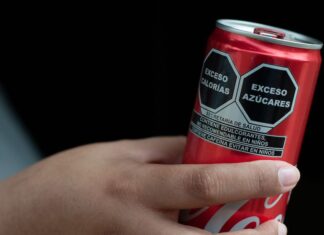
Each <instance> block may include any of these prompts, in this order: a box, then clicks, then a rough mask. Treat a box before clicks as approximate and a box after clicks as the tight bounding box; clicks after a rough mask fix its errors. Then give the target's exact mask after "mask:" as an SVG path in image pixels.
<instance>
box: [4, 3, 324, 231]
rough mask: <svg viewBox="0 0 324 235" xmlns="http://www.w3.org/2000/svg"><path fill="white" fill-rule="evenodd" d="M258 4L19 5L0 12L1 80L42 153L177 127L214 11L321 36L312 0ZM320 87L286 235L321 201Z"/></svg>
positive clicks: (188, 105)
mask: <svg viewBox="0 0 324 235" xmlns="http://www.w3.org/2000/svg"><path fill="white" fill-rule="evenodd" d="M266 4H267V5H266ZM261 5H262V4H261ZM263 5H264V6H260V8H259V10H256V9H253V8H252V7H251V5H250V4H248V3H247V2H244V3H240V4H237V3H233V2H228V3H226V2H222V3H220V2H219V1H199V3H188V2H187V3H183V4H181V3H177V4H175V3H167V2H159V1H153V2H150V3H132V4H129V3H126V2H120V3H119V4H116V3H114V4H112V5H111V6H88V5H75V6H44V8H42V10H39V8H35V9H31V10H30V11H29V10H28V11H25V10H24V7H23V6H20V8H19V11H18V12H15V13H14V14H12V15H11V16H9V17H8V18H7V19H6V21H5V22H6V24H5V25H6V26H7V30H8V33H6V34H5V36H4V38H5V39H6V44H4V45H5V48H6V49H7V50H8V53H7V54H6V56H5V62H4V63H3V68H4V70H5V71H7V70H8V73H7V72H6V73H5V76H1V79H0V83H1V84H2V85H3V86H4V87H5V90H6V92H7V95H8V96H9V98H10V100H11V102H12V104H13V106H14V109H15V111H16V112H17V113H18V116H19V117H20V119H21V121H22V122H23V124H24V125H25V127H26V128H27V130H28V131H29V132H30V134H31V136H32V137H33V138H34V140H35V142H36V144H37V145H38V146H39V148H40V149H41V151H42V152H43V154H44V156H47V155H50V154H53V153H55V152H57V151H60V150H63V149H66V148H71V147H73V146H77V145H81V144H86V143H89V142H95V141H109V140H115V139H120V138H141V137H147V136H154V135H174V134H177V135H178V134H186V132H187V128H188V123H189V120H190V115H191V111H192V106H193V102H194V99H195V95H196V89H197V84H198V79H199V72H200V67H201V64H202V61H203V55H204V48H205V45H206V40H207V37H208V36H209V34H210V33H211V31H212V30H213V28H214V25H215V20H216V19H219V18H234V19H242V20H249V21H256V22H260V23H266V24H271V25H275V26H279V27H283V28H288V29H291V30H295V31H297V32H301V33H305V34H308V35H310V36H313V37H315V38H318V39H320V40H324V30H323V27H321V26H320V25H318V22H321V21H323V16H322V15H321V14H319V13H316V12H315V9H314V5H311V4H302V5H298V4H295V5H294V9H291V8H290V6H287V7H286V8H285V7H283V6H282V5H280V7H279V5H278V3H274V2H273V4H270V3H269V2H267V3H263ZM288 5H289V4H288ZM308 6H309V7H308ZM29 7H31V8H33V7H32V6H29ZM35 7H36V6H35ZM37 7H39V6H37ZM37 9H38V10H37ZM321 89H323V73H322V74H321V75H320V78H319V82H318V86H317V90H316V93H315V99H314V103H313V106H312V111H311V115H310V120H309V124H308V127H307V131H306V135H305V140H304V144H303V149H302V153H301V159H300V164H299V168H300V169H301V171H302V176H303V177H302V180H301V183H300V184H299V186H298V187H297V189H296V190H295V191H294V194H293V197H292V200H291V203H290V206H289V211H288V217H287V220H286V223H287V224H288V226H289V228H290V234H312V233H314V234H315V233H316V231H317V227H318V226H319V225H321V224H320V221H321V218H320V217H318V216H316V215H315V213H317V212H318V211H323V210H324V208H323V204H322V203H321V195H320V193H319V190H320V188H321V187H323V184H324V176H323V169H322V164H321V163H322V162H323V160H322V154H321V153H320V148H319V146H320V144H321V143H320V139H321V133H323V131H324V130H323V129H324V128H323V122H321V121H320V120H323V118H324V117H323V114H322V112H321V109H320V102H321V100H322V98H323V94H321V93H320V90H321ZM296 128H298V127H297V126H296Z"/></svg>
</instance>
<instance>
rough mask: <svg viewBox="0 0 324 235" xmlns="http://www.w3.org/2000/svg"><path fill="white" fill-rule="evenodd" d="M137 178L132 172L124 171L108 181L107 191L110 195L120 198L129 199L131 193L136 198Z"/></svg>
mask: <svg viewBox="0 0 324 235" xmlns="http://www.w3.org/2000/svg"><path fill="white" fill-rule="evenodd" d="M135 178H136V177H134V176H133V175H131V174H130V172H122V173H120V174H119V176H118V177H114V178H113V179H110V180H109V181H108V183H107V184H106V188H107V190H106V191H107V193H108V194H109V195H110V196H112V197H117V198H119V199H122V198H125V199H129V197H130V195H132V198H135V195H137V193H136V192H137V191H138V187H137V183H136V182H134V179H135Z"/></svg>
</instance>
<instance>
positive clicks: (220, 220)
mask: <svg viewBox="0 0 324 235" xmlns="http://www.w3.org/2000/svg"><path fill="white" fill-rule="evenodd" d="M321 48H322V43H321V42H320V41H318V40H316V39H314V38H311V37H308V36H305V35H302V34H299V33H295V32H292V31H289V30H285V29H282V28H277V27H273V26H269V25H264V24H258V23H252V22H246V21H239V20H227V19H222V20H218V21H217V23H216V28H215V29H214V31H213V32H212V34H211V36H210V37H209V40H208V45H207V50H206V57H205V60H204V62H203V66H202V70H201V76H200V81H199V87H198V95H197V99H196V102H195V105H194V110H193V115H192V119H191V122H190V127H189V133H188V139H187V145H186V149H185V154H184V164H215V163H237V162H247V161H255V160H280V161H286V162H289V163H291V164H293V165H296V164H297V160H298V155H299V152H300V148H301V144H302V141H303V135H304V131H305V127H306V123H307V118H308V115H309V111H310V107H311V103H312V98H313V94H314V89H315V86H316V81H317V77H318V73H319V69H320V64H321V54H320V49H321ZM289 195H290V193H285V194H281V195H277V196H275V197H268V198H261V199H250V200H245V201H239V202H234V203H228V204H223V205H214V206H210V207H206V208H201V209H192V210H186V211H182V213H181V218H180V220H181V221H182V223H185V224H188V225H191V226H195V227H199V228H203V229H205V230H208V231H210V232H213V233H218V232H228V231H236V230H240V229H245V228H254V227H256V226H258V225H259V224H261V223H263V222H265V221H267V220H271V219H277V220H279V221H283V220H284V217H285V210H286V206H287V203H288V200H289Z"/></svg>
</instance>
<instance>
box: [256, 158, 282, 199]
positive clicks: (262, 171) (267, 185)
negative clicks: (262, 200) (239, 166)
mask: <svg viewBox="0 0 324 235" xmlns="http://www.w3.org/2000/svg"><path fill="white" fill-rule="evenodd" d="M272 172H273V169H272V166H271V164H263V163H261V164H260V163H257V164H255V167H254V173H255V174H254V179H253V181H254V184H252V185H253V186H254V187H255V190H256V191H257V192H258V194H259V195H260V196H263V195H269V194H272V193H273V192H274V191H277V187H276V184H274V183H273V182H274V177H273V175H272ZM275 179H276V178H275Z"/></svg>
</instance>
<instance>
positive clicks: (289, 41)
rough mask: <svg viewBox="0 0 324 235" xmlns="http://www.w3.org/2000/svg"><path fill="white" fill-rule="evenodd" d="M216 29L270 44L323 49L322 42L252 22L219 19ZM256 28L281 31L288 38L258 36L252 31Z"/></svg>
mask: <svg viewBox="0 0 324 235" xmlns="http://www.w3.org/2000/svg"><path fill="white" fill-rule="evenodd" d="M216 27H217V28H220V29H223V30H225V31H229V32H233V33H237V34H240V35H244V36H247V37H250V38H254V39H258V40H261V41H265V42H270V43H274V44H279V45H284V46H290V47H296V48H304V49H311V50H320V49H321V48H322V47H323V43H322V42H321V41H320V40H317V39H315V38H312V37H309V36H306V35H304V34H300V33H296V32H293V31H290V30H286V29H283V28H278V27H274V26H271V25H266V24H260V23H254V22H250V21H243V20H234V19H219V20H217V21H216ZM254 28H267V29H272V30H276V31H280V32H283V33H285V34H286V35H287V38H283V39H280V38H274V37H267V36H264V35H260V34H256V33H254V32H251V31H250V30H252V29H254ZM248 29H250V30H248Z"/></svg>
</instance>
